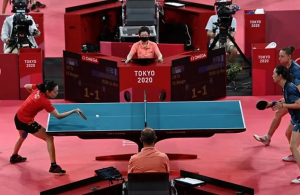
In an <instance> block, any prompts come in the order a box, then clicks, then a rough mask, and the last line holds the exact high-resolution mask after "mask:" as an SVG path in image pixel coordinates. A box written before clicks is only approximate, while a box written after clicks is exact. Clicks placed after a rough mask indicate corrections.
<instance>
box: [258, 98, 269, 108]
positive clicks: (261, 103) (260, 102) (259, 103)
mask: <svg viewBox="0 0 300 195" xmlns="http://www.w3.org/2000/svg"><path fill="white" fill-rule="evenodd" d="M267 105H268V102H267V101H265V100H261V101H258V102H257V103H256V108H257V109H258V110H264V109H266V108H267Z"/></svg>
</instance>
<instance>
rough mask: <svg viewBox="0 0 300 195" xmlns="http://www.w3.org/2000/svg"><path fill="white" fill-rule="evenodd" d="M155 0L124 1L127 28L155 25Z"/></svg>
mask: <svg viewBox="0 0 300 195" xmlns="http://www.w3.org/2000/svg"><path fill="white" fill-rule="evenodd" d="M155 8H156V5H155V0H126V20H125V24H126V25H127V26H152V25H156V24H157V21H156V17H155V13H156V10H155Z"/></svg>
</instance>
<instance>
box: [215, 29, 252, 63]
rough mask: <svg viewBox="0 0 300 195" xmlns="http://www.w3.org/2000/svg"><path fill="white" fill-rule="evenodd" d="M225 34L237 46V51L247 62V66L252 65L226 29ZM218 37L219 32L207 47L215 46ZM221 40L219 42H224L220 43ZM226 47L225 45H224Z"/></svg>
mask: <svg viewBox="0 0 300 195" xmlns="http://www.w3.org/2000/svg"><path fill="white" fill-rule="evenodd" d="M226 36H227V37H228V38H229V40H230V41H231V42H232V43H233V44H234V46H235V47H236V48H237V50H238V51H239V53H240V54H241V56H242V57H243V59H244V60H245V61H246V62H247V63H248V64H249V66H252V65H251V62H250V61H249V60H248V59H247V57H246V56H245V54H244V53H243V52H242V50H241V49H240V47H239V46H238V45H237V44H236V42H235V41H234V38H233V37H232V36H231V34H229V32H228V31H226ZM219 37H220V34H218V35H217V36H216V37H215V38H214V41H213V42H212V44H211V45H210V47H209V50H213V48H214V47H215V46H216V44H217V42H218V41H219ZM222 42H223V40H222V41H220V43H221V44H222V46H223V44H225V43H222ZM225 48H226V47H225Z"/></svg>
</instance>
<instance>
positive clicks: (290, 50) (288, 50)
mask: <svg viewBox="0 0 300 195" xmlns="http://www.w3.org/2000/svg"><path fill="white" fill-rule="evenodd" d="M294 50H295V47H294V46H290V47H284V48H282V49H281V51H284V52H285V53H286V54H287V55H291V56H293V53H294Z"/></svg>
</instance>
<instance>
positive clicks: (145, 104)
mask: <svg viewBox="0 0 300 195" xmlns="http://www.w3.org/2000/svg"><path fill="white" fill-rule="evenodd" d="M144 112H145V114H144V115H145V127H147V91H146V90H144Z"/></svg>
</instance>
